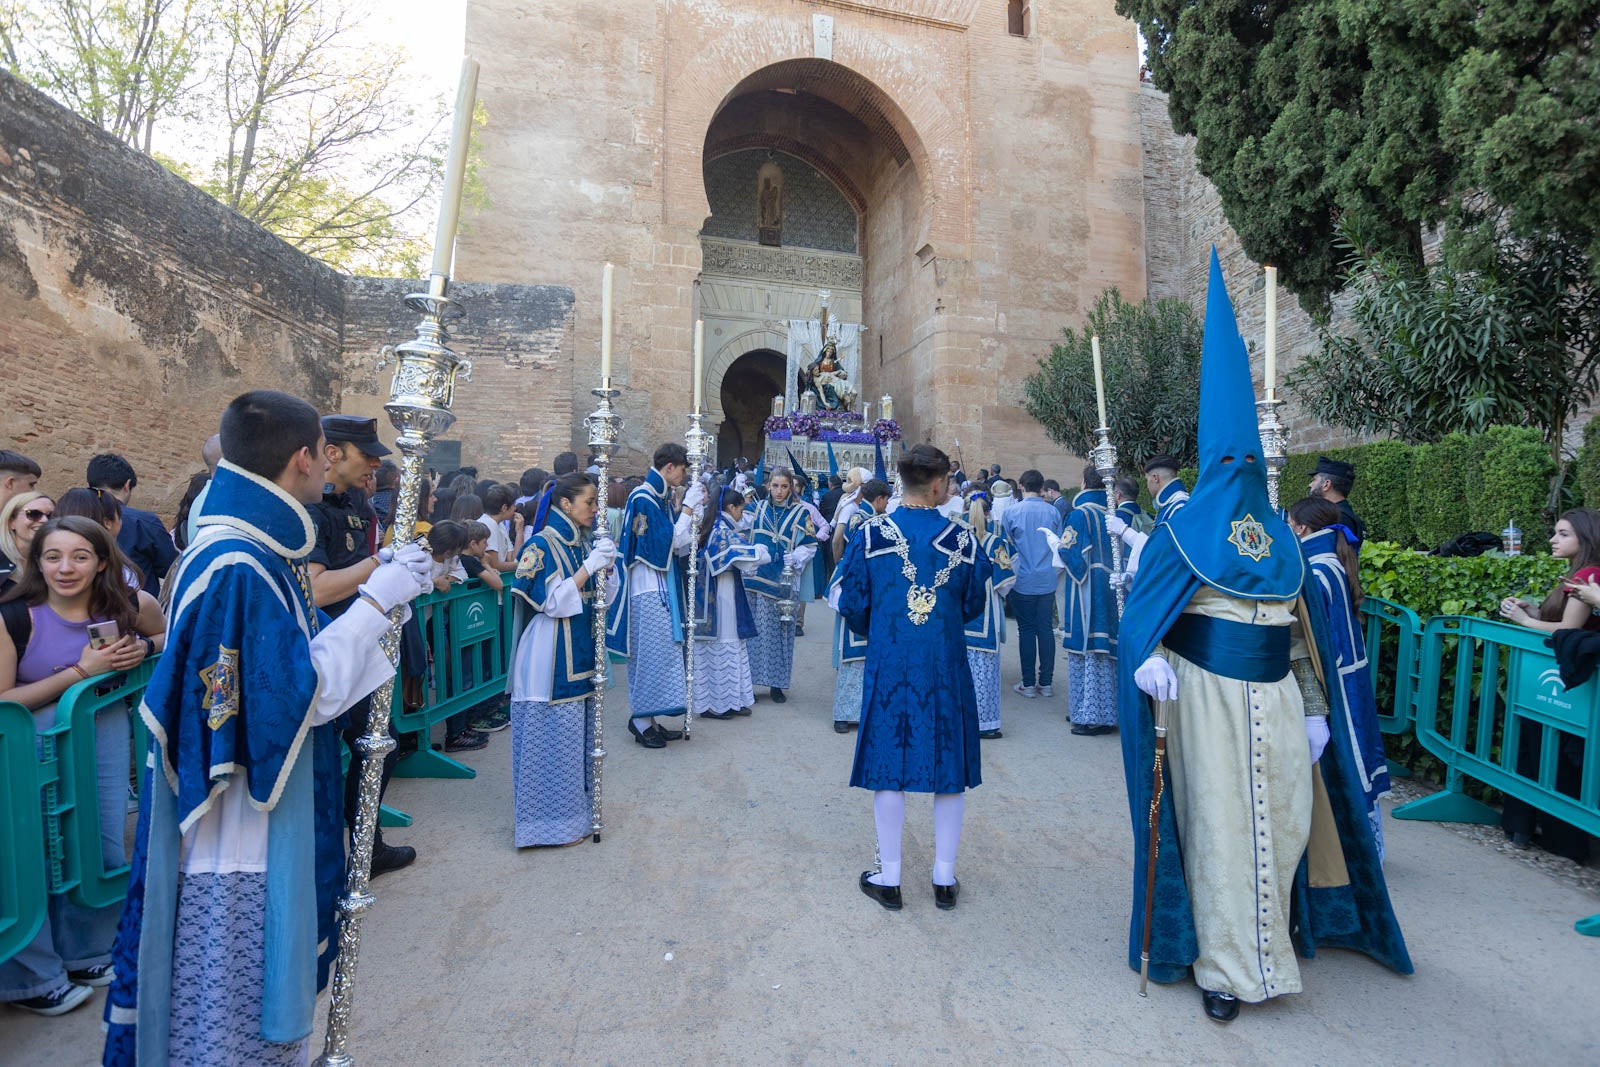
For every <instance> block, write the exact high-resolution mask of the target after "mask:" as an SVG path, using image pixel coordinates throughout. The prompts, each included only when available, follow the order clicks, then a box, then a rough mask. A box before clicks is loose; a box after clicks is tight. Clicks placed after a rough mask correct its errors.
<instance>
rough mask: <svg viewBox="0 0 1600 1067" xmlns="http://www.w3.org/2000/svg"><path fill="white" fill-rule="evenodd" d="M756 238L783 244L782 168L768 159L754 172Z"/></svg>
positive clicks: (764, 242)
mask: <svg viewBox="0 0 1600 1067" xmlns="http://www.w3.org/2000/svg"><path fill="white" fill-rule="evenodd" d="M756 240H758V241H760V242H761V243H762V244H764V245H781V244H783V168H782V167H780V166H778V164H776V163H774V162H773V161H772V160H770V159H769V160H767V161H766V162H765V163H763V164H761V169H760V170H759V171H757V172H756Z"/></svg>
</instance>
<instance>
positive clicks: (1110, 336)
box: [1023, 289, 1201, 472]
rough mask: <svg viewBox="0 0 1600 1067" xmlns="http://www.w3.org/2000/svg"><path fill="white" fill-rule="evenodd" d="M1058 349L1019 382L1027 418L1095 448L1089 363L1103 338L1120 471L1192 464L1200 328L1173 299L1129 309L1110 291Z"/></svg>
mask: <svg viewBox="0 0 1600 1067" xmlns="http://www.w3.org/2000/svg"><path fill="white" fill-rule="evenodd" d="M1062 334H1063V337H1062V341H1061V343H1060V344H1058V345H1055V346H1054V347H1053V348H1052V349H1051V351H1050V355H1049V356H1047V357H1046V358H1044V359H1041V360H1040V361H1039V369H1038V370H1036V371H1035V372H1034V373H1033V374H1031V375H1029V377H1028V378H1027V380H1026V381H1025V382H1024V383H1023V397H1024V402H1025V404H1026V406H1027V409H1028V414H1029V415H1032V416H1033V417H1034V418H1035V419H1037V420H1038V421H1039V424H1040V425H1042V426H1043V427H1044V429H1045V432H1046V433H1048V434H1049V435H1050V438H1051V440H1053V441H1055V442H1056V443H1057V444H1059V445H1061V446H1063V447H1065V448H1069V449H1071V450H1072V451H1074V452H1077V453H1079V454H1081V455H1088V454H1089V449H1091V448H1092V447H1094V443H1095V438H1094V431H1095V428H1096V425H1097V424H1098V421H1099V420H1098V417H1097V415H1096V413H1095V395H1094V366H1093V357H1092V356H1091V354H1090V344H1089V339H1090V337H1092V336H1098V337H1099V338H1100V353H1101V358H1102V360H1103V362H1104V366H1105V377H1106V417H1107V419H1108V420H1109V421H1110V424H1111V425H1110V430H1111V440H1112V443H1113V444H1115V445H1117V447H1118V449H1119V450H1120V456H1119V459H1120V462H1121V466H1122V469H1123V470H1124V471H1130V472H1131V471H1139V470H1141V469H1142V468H1143V464H1144V460H1145V459H1147V458H1148V457H1149V456H1151V455H1154V454H1156V453H1159V452H1167V453H1170V454H1172V455H1174V456H1176V457H1177V458H1178V460H1179V462H1181V463H1193V462H1194V461H1195V459H1196V453H1195V424H1196V421H1197V419H1198V416H1199V406H1200V396H1199V390H1198V389H1196V388H1195V383H1196V382H1198V381H1199V380H1200V340H1201V323H1200V320H1199V318H1197V317H1196V316H1195V313H1194V310H1193V309H1192V308H1190V307H1189V305H1187V304H1185V303H1183V302H1181V301H1178V300H1158V301H1155V302H1150V301H1146V302H1144V303H1142V304H1130V303H1128V302H1127V301H1125V300H1123V299H1122V297H1121V295H1120V294H1119V293H1118V292H1117V291H1116V290H1115V289H1108V290H1106V291H1105V292H1104V293H1102V294H1101V295H1100V299H1099V300H1097V301H1096V302H1095V305H1094V308H1093V309H1092V310H1090V312H1089V315H1088V321H1087V322H1086V323H1085V324H1084V326H1083V328H1082V330H1074V329H1072V328H1071V327H1068V328H1067V329H1065V330H1063V331H1062Z"/></svg>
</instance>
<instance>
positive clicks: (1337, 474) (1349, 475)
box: [1317, 456, 1356, 482]
mask: <svg viewBox="0 0 1600 1067" xmlns="http://www.w3.org/2000/svg"><path fill="white" fill-rule="evenodd" d="M1317 473H1318V474H1326V475H1327V476H1328V477H1330V478H1346V479H1348V480H1350V481H1352V482H1353V481H1355V480H1356V469H1355V468H1354V467H1352V466H1351V465H1350V464H1348V463H1346V462H1345V461H1344V460H1342V459H1330V458H1329V457H1327V456H1318V457H1317Z"/></svg>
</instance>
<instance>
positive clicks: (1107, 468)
mask: <svg viewBox="0 0 1600 1067" xmlns="http://www.w3.org/2000/svg"><path fill="white" fill-rule="evenodd" d="M1094 433H1095V437H1096V438H1098V440H1099V443H1098V444H1096V445H1095V446H1094V449H1093V450H1092V451H1091V452H1090V453H1089V460H1090V462H1092V463H1093V464H1094V469H1095V472H1096V473H1097V474H1099V475H1100V480H1101V481H1103V482H1105V483H1106V514H1107V515H1115V514H1116V513H1117V446H1116V445H1114V444H1112V443H1111V430H1110V428H1108V427H1105V426H1100V427H1097V428H1096V429H1095V431H1094ZM1111 569H1112V570H1113V571H1114V572H1115V573H1117V574H1121V573H1122V538H1120V537H1113V538H1111ZM1127 601H1128V593H1127V590H1125V589H1123V588H1122V586H1120V585H1119V586H1117V618H1118V619H1120V618H1122V608H1123V606H1124V605H1125V604H1126V603H1127Z"/></svg>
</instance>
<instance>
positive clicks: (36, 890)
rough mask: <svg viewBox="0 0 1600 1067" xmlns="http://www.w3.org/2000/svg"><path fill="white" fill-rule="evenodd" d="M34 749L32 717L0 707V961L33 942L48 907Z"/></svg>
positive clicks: (16, 706) (21, 709)
mask: <svg viewBox="0 0 1600 1067" xmlns="http://www.w3.org/2000/svg"><path fill="white" fill-rule="evenodd" d="M35 748H36V742H35V741H34V730H33V712H31V711H29V710H28V709H27V708H25V707H23V706H22V705H21V704H14V703H12V702H11V701H9V700H8V701H4V702H0V804H4V805H5V810H4V811H3V812H0V960H8V959H10V958H11V957H12V956H15V955H16V954H17V953H18V952H20V951H21V950H22V949H23V948H24V947H25V946H26V945H27V944H28V942H30V941H32V940H33V935H35V934H37V933H38V932H39V926H40V924H42V923H43V922H44V916H45V906H46V904H47V903H48V901H49V886H48V883H47V882H46V881H45V874H44V835H43V833H42V832H41V827H42V825H43V823H42V821H41V817H40V813H39V774H38V764H39V761H38V757H37V756H35V754H34V753H35Z"/></svg>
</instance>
